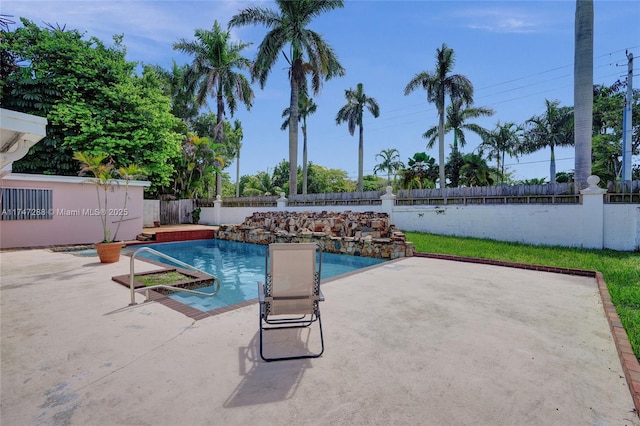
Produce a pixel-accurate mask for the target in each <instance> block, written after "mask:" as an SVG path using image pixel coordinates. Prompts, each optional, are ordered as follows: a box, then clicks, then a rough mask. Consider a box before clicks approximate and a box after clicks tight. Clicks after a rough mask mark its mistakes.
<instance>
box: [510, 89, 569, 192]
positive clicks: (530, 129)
mask: <svg viewBox="0 0 640 426" xmlns="http://www.w3.org/2000/svg"><path fill="white" fill-rule="evenodd" d="M545 105H546V110H545V112H544V114H541V115H537V116H534V117H531V118H530V119H529V120H527V122H526V123H525V125H526V126H527V128H526V129H525V131H524V134H523V143H522V152H526V153H531V152H535V151H539V150H541V149H544V148H547V147H549V149H550V150H551V160H550V162H549V181H550V182H551V183H556V154H555V147H557V146H572V145H573V110H572V109H571V107H560V106H559V105H560V101H550V100H548V99H545Z"/></svg>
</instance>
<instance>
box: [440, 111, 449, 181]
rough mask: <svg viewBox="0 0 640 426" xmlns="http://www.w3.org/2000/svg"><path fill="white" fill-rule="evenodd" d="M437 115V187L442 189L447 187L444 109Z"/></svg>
mask: <svg viewBox="0 0 640 426" xmlns="http://www.w3.org/2000/svg"><path fill="white" fill-rule="evenodd" d="M442 105H444V100H443V102H442ZM438 115H439V116H440V117H439V118H438V161H439V163H440V164H439V165H438V170H439V172H440V173H439V175H440V184H439V187H440V188H444V187H445V186H447V182H446V181H445V174H444V108H443V109H442V110H441V111H438Z"/></svg>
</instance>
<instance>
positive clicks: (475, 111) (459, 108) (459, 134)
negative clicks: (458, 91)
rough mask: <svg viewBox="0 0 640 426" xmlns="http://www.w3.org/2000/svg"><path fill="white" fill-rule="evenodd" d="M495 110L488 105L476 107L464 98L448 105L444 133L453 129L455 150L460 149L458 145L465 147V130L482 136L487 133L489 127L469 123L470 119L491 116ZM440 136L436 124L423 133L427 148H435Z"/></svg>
mask: <svg viewBox="0 0 640 426" xmlns="http://www.w3.org/2000/svg"><path fill="white" fill-rule="evenodd" d="M493 114H495V111H494V110H492V109H491V108H487V107H474V106H471V105H468V106H467V107H465V102H464V101H463V100H462V99H456V100H454V101H453V102H451V104H449V106H448V107H447V121H446V123H445V125H444V133H445V134H447V133H449V132H450V131H451V130H453V150H454V151H457V150H458V145H460V147H462V148H464V146H465V145H466V144H467V138H466V134H465V130H468V131H470V132H473V133H475V134H477V135H478V136H480V137H482V136H483V135H485V134H486V133H487V129H485V128H484V127H482V126H479V125H478V124H474V123H467V121H468V120H470V119H473V118H479V117H491V116H492V115H493ZM437 136H438V126H434V127H432V128H430V129H429V130H427V131H426V132H424V133H423V135H422V137H423V138H425V139H427V140H428V142H427V149H431V148H433V146H434V145H435V143H436V137H437Z"/></svg>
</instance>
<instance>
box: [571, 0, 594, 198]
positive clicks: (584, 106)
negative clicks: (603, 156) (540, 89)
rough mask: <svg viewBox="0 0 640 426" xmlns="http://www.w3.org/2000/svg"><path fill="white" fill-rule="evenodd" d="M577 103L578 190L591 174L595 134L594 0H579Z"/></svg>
mask: <svg viewBox="0 0 640 426" xmlns="http://www.w3.org/2000/svg"><path fill="white" fill-rule="evenodd" d="M574 37H575V50H574V69H573V106H574V108H575V112H574V115H575V120H574V122H575V124H574V129H575V130H574V132H575V153H576V155H575V157H576V160H575V183H576V191H577V190H579V189H581V188H586V187H587V178H588V177H589V175H590V174H591V135H592V133H593V129H592V126H593V0H576V18H575V36H574Z"/></svg>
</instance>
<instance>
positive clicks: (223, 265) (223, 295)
mask: <svg viewBox="0 0 640 426" xmlns="http://www.w3.org/2000/svg"><path fill="white" fill-rule="evenodd" d="M139 247H149V248H152V249H153V250H157V251H159V252H160V253H163V254H166V255H168V256H171V257H173V258H175V259H178V260H180V261H182V262H185V263H187V264H189V265H192V266H194V267H196V268H198V269H200V270H201V271H204V272H207V273H208V274H211V275H214V276H216V277H218V278H219V279H220V292H219V293H218V294H217V295H215V296H213V297H205V296H198V295H194V294H189V293H180V292H177V293H173V294H171V295H170V296H169V297H170V298H172V299H174V300H176V301H178V302H180V303H183V304H185V305H188V306H191V307H192V308H195V309H198V310H200V311H203V312H207V311H210V310H213V309H217V308H222V307H225V306H230V305H233V304H236V303H240V302H243V301H245V300H250V299H255V298H256V297H258V286H257V282H258V281H264V266H265V265H264V263H265V259H264V258H265V253H266V251H267V246H265V245H259V244H250V243H239V242H236V241H224V240H216V239H211V240H195V241H183V242H175V243H157V244H151V245H148V246H136V247H135V248H139ZM136 257H139V258H147V259H152V260H154V261H157V262H162V263H165V264H170V262H169V261H167V260H165V259H162V258H160V257H158V256H154V255H153V254H151V253H146V252H142V253H140V254H138V255H137V256H136ZM382 262H384V260H383V259H374V258H371V257H359V256H349V255H344V254H334V253H323V254H322V279H323V280H324V279H327V278H330V277H335V276H337V275H341V274H345V273H348V272H353V271H356V270H358V269H361V268H366V267H368V266H373V265H377V264H379V263H382ZM172 266H176V265H172ZM198 291H203V292H212V291H213V287H204V288H201V289H198Z"/></svg>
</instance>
